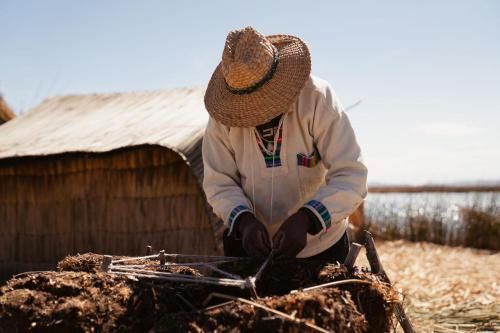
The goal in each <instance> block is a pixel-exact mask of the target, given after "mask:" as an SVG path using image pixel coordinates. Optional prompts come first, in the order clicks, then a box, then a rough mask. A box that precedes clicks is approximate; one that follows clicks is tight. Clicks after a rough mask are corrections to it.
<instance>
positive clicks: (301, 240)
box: [273, 210, 313, 258]
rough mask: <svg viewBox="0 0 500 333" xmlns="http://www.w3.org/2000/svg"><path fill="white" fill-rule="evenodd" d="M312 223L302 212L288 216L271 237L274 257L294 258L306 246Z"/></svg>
mask: <svg viewBox="0 0 500 333" xmlns="http://www.w3.org/2000/svg"><path fill="white" fill-rule="evenodd" d="M312 224H313V222H312V221H311V219H310V218H309V216H308V215H307V213H306V212H305V211H304V210H299V211H298V212H297V213H295V214H293V215H292V216H290V217H289V218H288V219H287V220H286V221H285V222H283V224H282V225H281V227H280V228H279V230H278V231H277V232H276V234H275V235H274V237H273V248H274V250H275V251H276V257H281V258H295V257H296V256H297V254H299V252H300V251H302V249H303V248H304V247H306V244H307V231H308V230H309V229H310V228H311V226H312Z"/></svg>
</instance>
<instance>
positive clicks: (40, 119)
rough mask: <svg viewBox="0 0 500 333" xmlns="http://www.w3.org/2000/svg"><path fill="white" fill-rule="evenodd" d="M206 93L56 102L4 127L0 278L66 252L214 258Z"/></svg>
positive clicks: (217, 225)
mask: <svg viewBox="0 0 500 333" xmlns="http://www.w3.org/2000/svg"><path fill="white" fill-rule="evenodd" d="M203 94H204V90H203V89H201V88H199V89H187V88H186V89H174V90H169V91H157V92H144V93H125V94H91V95H77V96H63V97H54V98H51V99H48V100H46V101H44V102H42V103H41V104H40V105H39V106H37V107H35V108H34V109H33V110H31V111H30V112H28V113H26V114H24V115H22V116H20V117H18V118H16V119H14V120H12V121H9V122H8V123H5V124H4V125H2V126H0V184H1V186H0V275H3V276H5V275H7V274H11V273H13V272H19V271H24V270H30V269H42V268H47V267H51V266H52V265H53V264H54V263H55V262H57V261H58V260H60V259H61V258H63V257H64V256H65V255H67V254H71V253H84V252H88V251H92V252H97V253H109V254H123V255H138V254H142V253H144V246H145V245H147V244H150V245H152V246H153V248H155V249H165V250H167V251H169V252H183V253H200V254H216V253H220V251H221V244H220V241H219V238H220V235H221V232H222V230H223V223H222V221H220V220H219V219H217V218H216V217H215V215H213V213H212V211H211V208H210V207H209V205H208V204H207V202H206V199H205V196H204V193H203V191H202V188H201V181H202V176H203V162H202V157H201V142H202V136H203V133H204V129H205V126H206V123H207V121H208V115H207V113H206V111H205V109H204V106H203Z"/></svg>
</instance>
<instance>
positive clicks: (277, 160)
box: [256, 126, 283, 168]
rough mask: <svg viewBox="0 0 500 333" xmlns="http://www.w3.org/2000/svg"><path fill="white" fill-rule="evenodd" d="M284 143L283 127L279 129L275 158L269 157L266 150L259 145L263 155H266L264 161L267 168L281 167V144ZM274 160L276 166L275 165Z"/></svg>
mask: <svg viewBox="0 0 500 333" xmlns="http://www.w3.org/2000/svg"><path fill="white" fill-rule="evenodd" d="M256 140H257V144H258V143H259V139H258V138H257V137H256ZM282 141H283V126H281V127H280V128H279V131H278V140H277V143H276V149H275V150H274V156H273V155H268V154H267V153H266V151H265V150H264V149H262V147H261V146H260V145H259V148H260V151H261V152H262V155H264V161H265V162H266V168H273V167H279V166H281V157H280V156H281V154H280V152H281V142H282ZM273 158H274V164H273Z"/></svg>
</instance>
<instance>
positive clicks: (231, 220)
mask: <svg viewBox="0 0 500 333" xmlns="http://www.w3.org/2000/svg"><path fill="white" fill-rule="evenodd" d="M244 212H250V213H252V211H251V210H250V208H248V207H247V206H245V205H239V206H236V207H234V208H233V210H232V211H231V212H230V213H229V217H228V218H227V222H226V223H227V226H228V227H229V232H228V236H229V235H231V233H232V232H233V227H234V226H235V225H236V223H235V222H236V219H237V218H238V216H240V215H241V214H243V213H244Z"/></svg>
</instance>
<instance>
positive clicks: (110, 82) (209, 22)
mask: <svg viewBox="0 0 500 333" xmlns="http://www.w3.org/2000/svg"><path fill="white" fill-rule="evenodd" d="M0 22H1V23H0V92H1V93H2V94H3V95H4V97H5V99H6V100H7V102H8V103H9V104H10V106H11V107H12V108H13V109H14V111H15V112H16V113H17V114H22V113H26V112H28V111H29V110H30V108H32V107H33V106H35V105H36V104H38V103H39V102H40V101H42V100H43V99H45V98H47V97H50V96H54V95H64V94H74V93H93V92H127V91H143V90H151V89H155V90H156V89H165V88H172V87H184V86H202V85H206V84H207V82H208V80H209V79H210V76H211V74H212V72H213V70H214V68H215V66H216V65H217V64H218V62H219V61H220V58H221V54H222V48H223V45H224V41H225V38H226V35H227V33H228V31H230V30H233V29H240V28H243V27H245V26H249V25H250V26H253V27H254V28H256V29H257V30H259V31H261V32H262V33H264V34H279V33H283V34H291V35H295V36H298V37H300V38H302V39H303V40H304V41H305V42H306V43H307V44H308V46H309V48H310V50H311V54H312V73H313V74H314V75H316V76H319V77H321V78H324V79H326V80H327V81H329V82H330V84H331V85H332V86H333V88H334V89H335V91H336V93H337V95H338V97H339V98H340V101H341V102H342V104H343V105H344V106H349V105H351V104H353V103H356V102H357V101H359V100H361V101H362V102H361V104H359V105H358V106H356V107H355V108H352V109H350V110H348V115H349V117H350V119H351V122H352V124H353V127H354V129H355V131H356V135H357V138H358V141H359V143H360V145H361V148H362V150H363V155H364V160H365V163H366V164H367V166H368V169H369V182H370V183H372V184H375V183H390V184H396V183H397V184H401V183H403V184H426V183H456V182H460V183H462V182H484V181H495V182H498V181H500V2H499V1H494V0H492V1H482V0H477V1H418V2H416V1H413V2H410V1H343V2H341V1H272V2H271V1H251V2H249V1H245V2H243V1H234V0H233V1H216V0H214V1H194V0H191V1H176V2H174V1H147V0H146V1H126V0H120V1H115V0H107V1H97V0H87V1H53V0H44V1H34V0H33V1H22V0H12V1H7V0H0ZM0 140H1V138H0Z"/></svg>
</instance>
